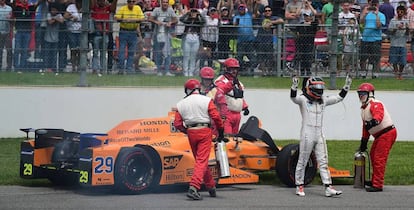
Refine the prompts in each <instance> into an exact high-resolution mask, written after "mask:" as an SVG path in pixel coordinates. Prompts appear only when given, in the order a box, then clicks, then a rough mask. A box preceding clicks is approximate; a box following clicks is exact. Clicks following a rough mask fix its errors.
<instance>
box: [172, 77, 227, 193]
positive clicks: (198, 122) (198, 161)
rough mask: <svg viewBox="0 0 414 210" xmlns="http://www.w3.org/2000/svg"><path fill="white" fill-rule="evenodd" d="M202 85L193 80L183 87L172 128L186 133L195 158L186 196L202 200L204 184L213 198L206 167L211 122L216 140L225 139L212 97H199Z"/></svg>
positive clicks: (210, 137) (214, 187) (209, 148)
mask: <svg viewBox="0 0 414 210" xmlns="http://www.w3.org/2000/svg"><path fill="white" fill-rule="evenodd" d="M200 88H201V84H200V82H199V81H198V80H196V79H189V80H188V81H187V82H186V83H185V85H184V92H185V94H186V96H185V97H184V99H182V100H181V101H179V102H178V103H177V112H176V113H175V119H174V126H175V127H176V128H177V129H178V130H180V131H181V132H183V133H186V134H187V136H188V140H189V142H190V146H191V150H192V152H193V156H194V159H195V165H194V171H193V175H192V177H191V181H190V187H189V189H188V193H187V197H189V198H191V199H193V200H201V199H202V197H201V195H200V193H199V192H198V191H199V190H200V188H201V184H202V183H203V181H204V184H205V186H206V188H207V189H208V192H209V194H210V196H211V197H216V183H215V181H214V179H213V176H212V175H211V172H210V170H209V168H208V159H209V155H210V150H211V144H212V143H211V142H212V139H213V138H212V130H211V128H210V125H211V121H214V123H215V126H216V127H217V130H218V133H219V134H218V139H223V138H224V135H223V133H224V128H223V122H222V120H221V117H220V114H219V112H218V111H217V108H216V106H215V105H214V102H213V100H212V99H211V98H209V97H207V96H204V95H201V94H200Z"/></svg>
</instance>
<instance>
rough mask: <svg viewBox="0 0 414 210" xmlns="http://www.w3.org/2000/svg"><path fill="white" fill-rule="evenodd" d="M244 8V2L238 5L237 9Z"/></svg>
mask: <svg viewBox="0 0 414 210" xmlns="http://www.w3.org/2000/svg"><path fill="white" fill-rule="evenodd" d="M244 8H246V5H245V4H240V5H239V7H238V9H244Z"/></svg>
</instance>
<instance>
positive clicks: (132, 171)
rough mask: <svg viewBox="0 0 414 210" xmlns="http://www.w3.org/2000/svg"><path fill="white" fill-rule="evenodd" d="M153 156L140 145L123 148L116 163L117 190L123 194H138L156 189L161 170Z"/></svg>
mask: <svg viewBox="0 0 414 210" xmlns="http://www.w3.org/2000/svg"><path fill="white" fill-rule="evenodd" d="M157 170H158V169H157V168H156V167H154V162H153V159H152V156H151V155H150V153H149V152H148V151H146V150H145V149H143V148H139V147H130V148H122V149H121V151H120V153H119V155H118V157H117V159H116V163H115V190H116V191H118V192H119V193H122V194H138V193H145V192H149V191H151V190H154V189H155V188H156V187H157V186H158V184H159V179H160V178H159V176H158V174H159V172H158V171H157Z"/></svg>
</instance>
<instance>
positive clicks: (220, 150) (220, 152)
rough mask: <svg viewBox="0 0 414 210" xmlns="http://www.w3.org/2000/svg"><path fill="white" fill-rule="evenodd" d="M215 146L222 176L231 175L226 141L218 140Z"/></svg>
mask: <svg viewBox="0 0 414 210" xmlns="http://www.w3.org/2000/svg"><path fill="white" fill-rule="evenodd" d="M227 141H228V140H227ZM214 146H215V152H216V161H217V164H218V165H219V174H220V178H226V177H230V165H229V158H228V156H227V148H226V141H224V140H217V141H216V143H215V144H214Z"/></svg>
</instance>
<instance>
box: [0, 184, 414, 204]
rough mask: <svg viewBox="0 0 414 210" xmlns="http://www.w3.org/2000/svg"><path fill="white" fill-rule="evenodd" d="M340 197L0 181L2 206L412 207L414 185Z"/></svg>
mask: <svg viewBox="0 0 414 210" xmlns="http://www.w3.org/2000/svg"><path fill="white" fill-rule="evenodd" d="M336 188H337V189H340V190H343V191H344V194H342V195H341V196H340V197H330V198H328V197H325V196H324V191H323V187H322V186H316V185H312V186H309V187H306V188H305V193H306V196H305V197H298V196H296V195H295V192H294V189H293V188H286V187H281V186H275V185H273V186H272V185H233V186H226V187H220V188H218V190H217V197H216V198H211V197H208V193H207V192H205V191H203V192H202V195H203V200H201V201H191V200H189V199H187V197H186V196H185V193H186V189H187V187H186V186H180V187H176V188H163V189H160V190H159V191H158V192H156V193H150V194H141V195H119V194H114V193H111V191H109V190H106V189H100V190H96V189H94V190H91V189H85V188H83V189H67V188H66V189H65V188H53V187H22V186H0V209H2V210H3V209H4V210H5V209H13V210H16V209H100V210H101V209H113V210H115V209H119V210H121V209H122V210H123V209H169V210H171V209H318V210H319V209H333V210H335V209H414V186H385V188H384V192H377V193H368V192H365V190H363V189H354V188H353V186H350V185H341V186H337V187H336Z"/></svg>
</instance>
